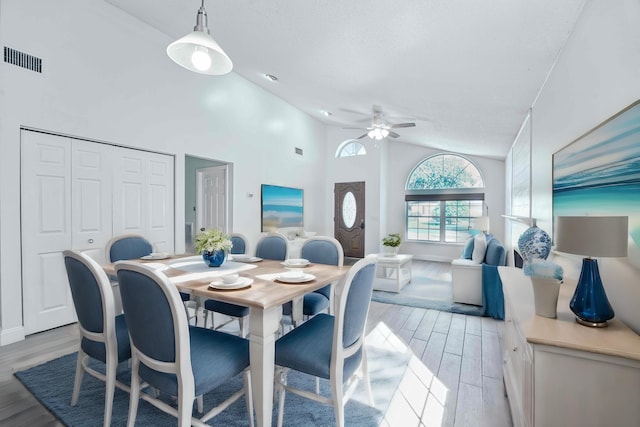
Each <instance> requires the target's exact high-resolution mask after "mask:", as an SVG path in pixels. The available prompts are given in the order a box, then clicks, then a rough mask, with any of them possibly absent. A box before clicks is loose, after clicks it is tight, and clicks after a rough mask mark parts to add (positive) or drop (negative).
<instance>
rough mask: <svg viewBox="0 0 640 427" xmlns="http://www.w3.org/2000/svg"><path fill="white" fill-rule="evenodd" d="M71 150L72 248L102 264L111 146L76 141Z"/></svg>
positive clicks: (107, 224) (109, 229) (108, 234)
mask: <svg viewBox="0 0 640 427" xmlns="http://www.w3.org/2000/svg"><path fill="white" fill-rule="evenodd" d="M72 147H73V150H72V161H71V168H72V169H71V170H72V172H71V176H72V184H71V194H72V197H71V204H72V220H71V226H72V233H71V247H72V248H73V249H75V250H81V251H83V252H85V253H86V254H87V255H89V256H90V257H91V258H93V259H94V260H95V261H96V262H98V264H104V263H106V262H107V259H106V257H105V253H104V250H105V247H106V245H107V242H108V241H109V239H111V236H112V218H113V215H112V213H111V199H112V192H111V175H112V172H111V168H112V160H111V157H112V153H113V147H112V146H109V145H105V144H97V143H94V142H88V141H80V140H77V139H74V140H72Z"/></svg>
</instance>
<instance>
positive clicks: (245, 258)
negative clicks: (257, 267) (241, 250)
mask: <svg viewBox="0 0 640 427" xmlns="http://www.w3.org/2000/svg"><path fill="white" fill-rule="evenodd" d="M230 261H238V262H259V261H262V258H258V257H257V256H249V255H231V260H230Z"/></svg>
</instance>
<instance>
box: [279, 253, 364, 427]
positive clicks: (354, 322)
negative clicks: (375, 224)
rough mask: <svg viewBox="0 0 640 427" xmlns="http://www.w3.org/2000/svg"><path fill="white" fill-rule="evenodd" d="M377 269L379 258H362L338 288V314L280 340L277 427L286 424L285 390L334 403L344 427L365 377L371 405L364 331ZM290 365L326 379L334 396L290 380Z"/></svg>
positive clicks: (316, 320) (319, 317) (317, 319)
mask: <svg viewBox="0 0 640 427" xmlns="http://www.w3.org/2000/svg"><path fill="white" fill-rule="evenodd" d="M375 273H376V259H375V258H364V259H362V260H360V261H358V262H357V263H356V264H355V265H354V266H353V267H351V269H350V270H349V272H348V273H347V275H346V276H345V278H344V279H343V281H342V282H341V283H340V285H339V286H338V287H337V289H336V295H335V298H336V313H335V316H331V315H328V314H324V313H320V314H318V315H316V316H315V317H313V318H311V319H309V320H308V321H307V322H305V323H303V324H302V325H300V326H298V327H297V328H295V329H294V330H293V331H291V332H289V333H288V334H286V335H284V336H283V337H281V338H279V339H278V340H277V341H276V356H275V362H276V366H277V369H278V370H279V372H278V375H277V378H276V390H277V392H278V395H279V399H280V401H279V410H278V427H281V426H282V421H283V413H284V403H285V393H286V392H287V391H289V392H292V393H295V394H298V395H300V396H302V397H306V398H309V399H313V400H315V401H318V402H321V403H324V404H329V405H333V409H334V412H335V418H336V425H337V426H339V427H342V426H344V404H345V403H346V402H347V400H348V399H349V397H350V395H351V394H352V393H353V390H354V389H355V387H356V385H357V380H358V379H359V378H360V376H362V377H363V379H364V381H365V385H366V388H367V395H368V398H369V404H370V405H372V406H373V396H372V393H371V385H370V383H369V374H368V371H367V355H366V350H365V346H364V338H365V336H364V331H365V326H366V323H367V314H368V312H369V304H370V301H371V295H372V293H373V281H374V279H375ZM291 369H294V370H296V371H300V372H304V373H306V374H309V375H313V376H315V377H320V378H325V379H328V380H329V381H330V382H331V398H327V397H325V396H321V395H319V394H318V393H313V392H310V391H307V390H300V389H297V388H294V387H291V386H289V385H287V373H288V372H289V370H291ZM345 382H346V383H347V386H348V387H347V390H346V391H345V390H344V385H345Z"/></svg>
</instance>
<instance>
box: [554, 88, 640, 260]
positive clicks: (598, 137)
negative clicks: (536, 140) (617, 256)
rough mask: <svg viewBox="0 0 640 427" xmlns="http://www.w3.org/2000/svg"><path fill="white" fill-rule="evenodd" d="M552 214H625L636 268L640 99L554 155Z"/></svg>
mask: <svg viewBox="0 0 640 427" xmlns="http://www.w3.org/2000/svg"><path fill="white" fill-rule="evenodd" d="M553 215H554V218H555V217H556V216H566V215H578V216H580V215H603V216H606V215H627V216H628V217H629V236H630V241H631V243H630V245H629V260H630V261H631V262H632V263H633V264H634V265H636V266H640V249H639V248H640V100H639V101H636V102H635V103H633V104H631V105H630V106H629V107H627V108H625V109H624V110H622V111H621V112H619V113H618V114H616V115H615V116H613V117H611V118H610V119H608V120H606V121H605V122H603V123H601V124H600V125H598V126H597V127H595V128H594V129H592V130H590V131H589V132H587V133H586V134H584V135H582V136H581V137H579V138H578V139H576V140H575V141H573V142H571V143H570V144H569V145H567V146H566V147H564V148H562V149H561V150H559V151H558V152H556V153H555V154H554V155H553Z"/></svg>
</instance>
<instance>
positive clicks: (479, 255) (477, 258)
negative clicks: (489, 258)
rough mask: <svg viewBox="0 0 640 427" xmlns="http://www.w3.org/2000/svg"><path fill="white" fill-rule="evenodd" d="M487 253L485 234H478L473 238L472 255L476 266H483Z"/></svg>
mask: <svg viewBox="0 0 640 427" xmlns="http://www.w3.org/2000/svg"><path fill="white" fill-rule="evenodd" d="M486 252H487V238H486V237H485V235H484V233H478V234H476V235H475V237H474V238H473V253H472V254H471V260H472V261H473V262H475V263H476V264H482V262H483V261H484V255H485V253H486Z"/></svg>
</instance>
